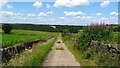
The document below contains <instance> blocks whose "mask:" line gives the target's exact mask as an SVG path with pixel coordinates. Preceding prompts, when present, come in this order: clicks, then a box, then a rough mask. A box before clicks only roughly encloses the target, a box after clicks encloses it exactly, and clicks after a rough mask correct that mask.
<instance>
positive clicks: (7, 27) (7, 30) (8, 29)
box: [2, 24, 12, 34]
mask: <svg viewBox="0 0 120 68" xmlns="http://www.w3.org/2000/svg"><path fill="white" fill-rule="evenodd" d="M2 30H3V31H4V33H5V34H10V32H11V30H12V26H11V25H9V24H4V25H2Z"/></svg>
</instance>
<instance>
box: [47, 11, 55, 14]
mask: <svg viewBox="0 0 120 68" xmlns="http://www.w3.org/2000/svg"><path fill="white" fill-rule="evenodd" d="M46 14H54V12H53V11H48V12H47V13H46Z"/></svg>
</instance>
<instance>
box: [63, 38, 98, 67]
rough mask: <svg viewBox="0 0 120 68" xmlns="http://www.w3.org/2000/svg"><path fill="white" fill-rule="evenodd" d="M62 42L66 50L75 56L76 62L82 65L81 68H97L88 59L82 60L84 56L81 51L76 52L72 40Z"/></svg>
mask: <svg viewBox="0 0 120 68" xmlns="http://www.w3.org/2000/svg"><path fill="white" fill-rule="evenodd" d="M63 42H64V43H65V45H66V46H67V47H68V49H69V50H70V51H71V52H72V54H73V55H74V56H75V58H76V59H77V61H78V62H79V63H80V64H81V65H82V66H97V64H96V63H95V62H93V61H92V60H90V59H84V55H83V53H82V51H80V50H78V49H74V46H73V45H74V44H75V41H72V40H66V41H64V39H63Z"/></svg>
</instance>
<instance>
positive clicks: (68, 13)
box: [64, 11, 85, 16]
mask: <svg viewBox="0 0 120 68" xmlns="http://www.w3.org/2000/svg"><path fill="white" fill-rule="evenodd" d="M64 14H65V15H67V16H78V15H85V13H83V12H81V11H78V12H64Z"/></svg>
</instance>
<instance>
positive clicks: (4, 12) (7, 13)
mask: <svg viewBox="0 0 120 68" xmlns="http://www.w3.org/2000/svg"><path fill="white" fill-rule="evenodd" d="M0 14H5V15H13V14H14V13H12V12H8V11H1V12H0Z"/></svg>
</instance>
